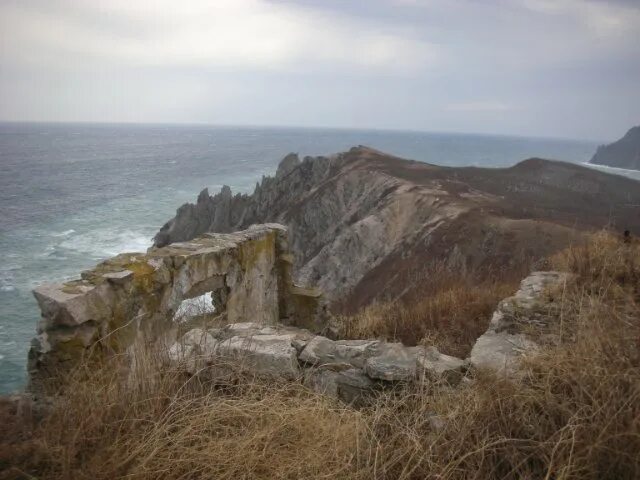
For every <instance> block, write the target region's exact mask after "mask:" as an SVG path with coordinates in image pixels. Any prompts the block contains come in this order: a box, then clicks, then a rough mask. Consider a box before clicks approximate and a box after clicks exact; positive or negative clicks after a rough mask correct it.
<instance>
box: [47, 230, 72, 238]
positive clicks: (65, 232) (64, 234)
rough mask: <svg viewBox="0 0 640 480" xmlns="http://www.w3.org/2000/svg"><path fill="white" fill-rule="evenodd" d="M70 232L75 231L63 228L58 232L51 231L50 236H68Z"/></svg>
mask: <svg viewBox="0 0 640 480" xmlns="http://www.w3.org/2000/svg"><path fill="white" fill-rule="evenodd" d="M72 233H76V231H75V230H74V229H73V228H71V229H69V230H65V231H64V232H60V233H52V234H51V236H52V237H68V236H69V235H71V234H72Z"/></svg>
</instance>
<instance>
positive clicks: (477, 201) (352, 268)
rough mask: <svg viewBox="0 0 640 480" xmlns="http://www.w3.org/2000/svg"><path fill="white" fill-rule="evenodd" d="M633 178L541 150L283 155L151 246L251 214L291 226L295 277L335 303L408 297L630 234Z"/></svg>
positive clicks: (182, 212)
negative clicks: (458, 156) (454, 274)
mask: <svg viewBox="0 0 640 480" xmlns="http://www.w3.org/2000/svg"><path fill="white" fill-rule="evenodd" d="M638 204H640V183H639V182H636V181H633V180H629V179H626V178H622V177H618V176H613V175H608V174H605V173H602V172H597V171H593V170H590V169H587V168H584V167H581V166H578V165H574V164H567V163H562V162H553V161H548V160H542V159H529V160H525V161H523V162H521V163H519V164H517V165H515V166H513V167H511V168H504V169H489V168H473V167H465V168H447V167H439V166H435V165H430V164H426V163H421V162H415V161H410V160H404V159H400V158H397V157H394V156H392V155H389V154H385V153H382V152H379V151H376V150H373V149H371V148H367V147H362V146H360V147H355V148H352V149H351V150H349V151H348V152H345V153H340V154H336V155H332V156H326V157H325V156H320V157H306V158H304V159H303V160H302V161H300V160H299V159H298V157H297V155H293V154H291V155H288V156H287V157H285V159H284V160H283V161H282V162H281V164H280V166H279V167H278V171H277V173H276V175H275V177H265V178H263V179H262V181H261V182H260V183H258V184H257V185H256V188H255V191H254V193H253V194H252V195H240V194H236V195H233V194H232V192H231V190H230V189H229V187H223V189H222V191H221V192H220V193H218V194H216V195H214V196H210V195H209V193H208V191H207V190H203V191H202V192H201V193H200V195H199V196H198V199H197V202H196V203H195V204H185V205H183V206H181V207H180V208H179V209H178V211H177V213H176V216H175V217H174V218H173V219H171V220H170V221H169V222H167V223H166V224H165V225H164V226H163V227H162V229H161V230H160V231H159V232H158V234H157V235H156V237H155V244H156V245H158V246H163V245H167V244H169V243H171V242H176V241H184V240H188V239H190V238H193V237H194V236H197V235H199V234H201V233H203V232H207V231H214V232H228V231H234V230H238V229H242V228H246V227H247V226H248V225H251V224H254V223H263V222H271V221H274V222H279V223H282V224H285V225H287V226H289V227H290V228H291V232H292V235H291V247H292V251H293V253H294V255H295V262H294V264H295V271H296V279H297V280H298V281H300V282H303V283H306V284H310V285H316V286H318V287H320V288H321V289H322V291H323V292H324V293H325V294H326V295H327V297H328V298H329V299H330V300H332V301H334V307H335V306H336V305H337V303H338V302H339V303H340V306H342V307H344V308H345V310H347V311H349V310H354V309H356V308H358V307H360V306H362V305H365V304H368V303H370V302H371V301H372V300H374V299H383V298H384V299H395V298H400V297H406V296H409V295H411V294H412V292H413V291H414V290H415V288H414V287H415V286H416V285H419V284H420V283H421V282H423V281H426V280H425V279H428V278H430V277H432V276H433V275H434V272H436V271H438V269H439V268H441V267H442V266H443V265H444V266H445V267H447V268H454V269H457V270H466V271H474V272H480V274H486V275H488V274H490V273H496V272H497V273H499V274H500V275H509V274H511V273H513V274H514V276H519V277H520V278H521V276H522V275H523V274H525V273H526V272H527V271H529V268H531V267H536V266H537V265H536V262H537V261H539V260H540V259H542V258H544V257H546V256H547V255H548V254H549V253H552V252H554V251H557V250H560V249H561V248H564V247H566V246H567V245H569V244H572V243H575V242H577V241H579V240H580V238H581V233H580V232H581V231H589V230H592V229H597V228H601V227H604V226H606V225H611V226H613V227H614V228H619V229H631V230H632V231H640V217H638V215H637V207H635V206H634V205H638Z"/></svg>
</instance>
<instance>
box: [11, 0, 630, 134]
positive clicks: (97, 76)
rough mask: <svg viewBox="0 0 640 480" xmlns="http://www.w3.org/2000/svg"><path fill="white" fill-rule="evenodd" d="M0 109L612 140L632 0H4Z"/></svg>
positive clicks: (623, 110)
mask: <svg viewBox="0 0 640 480" xmlns="http://www.w3.org/2000/svg"><path fill="white" fill-rule="evenodd" d="M0 119H1V120H19V121H23V120H37V121H97V122H102V121H104V122H161V123H165V122H169V123H212V124H232V125H291V126H332V127H356V128H392V129H411V130H429V131H456V132H478V133H504V134H520V135H533V136H553V137H572V138H586V139H593V140H613V139H615V138H618V137H620V136H622V134H624V133H625V132H626V130H627V129H628V128H629V127H631V126H632V125H634V124H636V125H637V124H640V0H610V1H603V0H361V1H357V0H353V1H348V0H298V1H294V0H290V1H287V0H155V1H150V0H149V1H148V0H102V1H99V0H0Z"/></svg>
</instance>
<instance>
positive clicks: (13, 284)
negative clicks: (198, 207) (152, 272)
mask: <svg viewBox="0 0 640 480" xmlns="http://www.w3.org/2000/svg"><path fill="white" fill-rule="evenodd" d="M358 144H364V145H369V146H372V147H374V148H379V149H381V150H385V151H388V152H391V153H393V154H396V155H399V156H402V157H407V158H412V159H415V160H421V161H427V162H430V163H436V164H441V165H450V166H457V165H479V166H508V165H512V164H514V163H516V162H518V161H520V160H523V159H525V158H528V157H532V156H539V157H545V158H554V159H560V160H565V161H571V162H585V161H586V160H588V159H589V158H590V157H591V155H592V154H593V152H594V151H595V148H596V146H597V145H596V144H595V143H590V142H582V141H571V140H550V139H538V138H521V137H507V136H486V135H461V134H442V133H417V132H389V131H358V130H333V129H293V128H291V129H288V128H232V127H212V126H168V125H98V124H0V167H1V172H2V173H1V175H0V212H2V213H1V215H2V217H1V221H0V252H1V260H0V393H6V392H10V391H14V390H17V389H19V388H21V387H22V386H23V385H24V382H25V379H26V370H25V364H26V357H27V351H28V348H29V342H30V339H31V338H32V336H33V335H34V332H35V328H36V323H37V321H38V318H39V310H38V308H37V306H36V303H35V300H34V299H33V296H32V294H31V290H32V289H33V288H34V287H35V286H37V285H39V284H41V283H45V282H53V281H60V280H65V279H70V278H74V277H75V276H77V275H78V274H79V272H80V271H81V270H83V269H86V268H88V267H91V266H92V265H94V264H95V263H97V262H98V261H100V260H102V259H104V258H107V257H110V256H113V255H115V254H118V253H121V252H125V251H144V250H145V249H146V248H147V247H149V246H150V245H151V237H152V236H153V235H154V233H155V232H156V231H157V230H158V229H159V228H160V226H162V224H163V223H164V222H165V221H166V220H168V219H169V218H170V217H171V216H173V214H174V212H175V210H176V208H177V207H178V206H179V205H181V204H182V203H184V202H186V201H194V200H195V198H196V195H197V194H198V192H199V191H200V190H201V189H202V188H204V187H208V188H209V191H210V192H215V191H217V190H219V189H220V187H221V186H222V185H224V184H227V185H229V186H231V188H232V189H233V191H234V192H238V191H239V192H250V191H252V190H253V187H254V185H255V183H256V181H258V180H259V179H260V177H261V176H262V175H267V174H273V173H274V172H275V169H276V166H277V164H278V161H279V160H280V159H281V158H282V157H283V156H284V155H285V154H287V153H289V152H292V151H293V152H299V153H300V154H301V155H319V154H329V153H333V152H338V151H342V150H346V149H348V148H349V147H351V146H353V145H358ZM623 173H624V172H623Z"/></svg>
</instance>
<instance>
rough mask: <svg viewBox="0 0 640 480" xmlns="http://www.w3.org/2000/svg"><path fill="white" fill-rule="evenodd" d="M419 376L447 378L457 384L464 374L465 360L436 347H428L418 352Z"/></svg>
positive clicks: (451, 382) (449, 381) (433, 378)
mask: <svg viewBox="0 0 640 480" xmlns="http://www.w3.org/2000/svg"><path fill="white" fill-rule="evenodd" d="M417 362H418V364H417V366H418V371H417V373H418V377H419V378H421V379H423V380H424V379H430V380H440V379H442V380H445V381H446V382H448V383H449V384H451V385H457V384H458V383H459V382H460V380H461V379H462V377H463V376H464V370H465V365H466V364H465V362H464V360H461V359H459V358H456V357H452V356H449V355H445V354H443V353H440V352H439V351H438V349H437V348H435V347H426V348H424V349H421V350H420V351H419V352H418V356H417Z"/></svg>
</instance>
